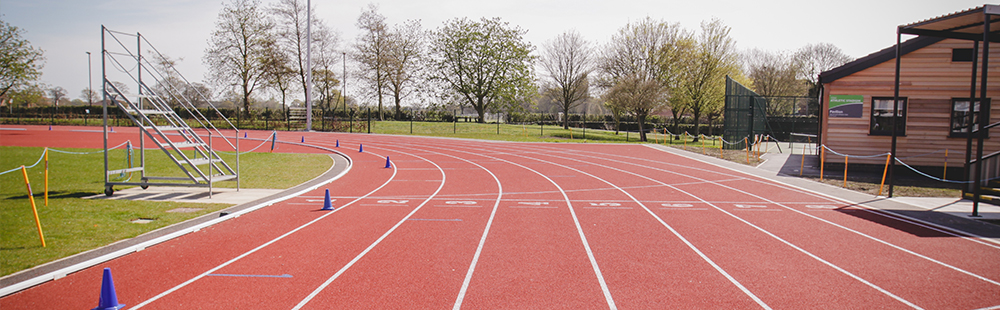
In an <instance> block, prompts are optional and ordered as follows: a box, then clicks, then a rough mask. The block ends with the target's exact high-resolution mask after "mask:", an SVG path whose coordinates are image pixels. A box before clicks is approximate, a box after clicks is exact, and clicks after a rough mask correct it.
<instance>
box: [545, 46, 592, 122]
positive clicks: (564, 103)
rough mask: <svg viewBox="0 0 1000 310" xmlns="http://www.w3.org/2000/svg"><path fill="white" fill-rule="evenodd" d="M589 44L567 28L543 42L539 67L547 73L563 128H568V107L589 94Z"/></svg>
mask: <svg viewBox="0 0 1000 310" xmlns="http://www.w3.org/2000/svg"><path fill="white" fill-rule="evenodd" d="M592 55H593V50H592V49H591V48H590V43H589V42H587V41H586V40H584V39H583V38H582V37H581V36H580V34H579V33H578V32H576V31H568V32H564V33H563V34H561V35H559V36H557V37H556V38H555V39H553V40H550V41H548V42H546V43H545V51H544V52H543V54H542V58H541V62H542V68H544V69H545V71H546V72H547V73H548V77H549V81H548V82H549V83H551V84H550V86H549V88H551V89H553V90H554V91H553V92H547V94H550V95H553V96H554V97H553V99H554V100H555V101H557V102H559V104H560V106H561V108H562V111H563V115H566V117H564V118H563V129H569V110H570V109H572V108H574V107H576V106H577V105H579V104H580V103H581V102H583V100H584V99H587V97H589V96H590V79H589V75H590V73H591V72H592V71H593V70H594V64H593V61H592Z"/></svg>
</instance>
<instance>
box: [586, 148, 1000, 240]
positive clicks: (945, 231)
mask: <svg viewBox="0 0 1000 310" xmlns="http://www.w3.org/2000/svg"><path fill="white" fill-rule="evenodd" d="M649 147H650V148H653V149H654V150H657V151H660V152H664V153H668V154H673V155H676V156H681V157H684V158H687V159H691V160H694V161H699V162H702V163H705V164H708V165H711V166H715V167H719V168H723V169H726V170H727V171H733V172H736V173H739V174H742V175H746V176H748V177H746V178H745V180H747V181H750V182H754V183H758V184H763V185H767V186H771V187H777V188H781V189H786V190H791V191H795V192H799V193H802V194H806V195H809V196H812V197H818V198H824V199H829V200H831V201H833V202H837V203H847V204H848V205H850V206H852V207H856V208H858V210H864V211H865V212H868V213H873V214H877V215H880V216H884V217H887V218H891V219H894V220H897V221H901V222H905V223H909V224H913V225H917V226H920V227H923V228H927V229H930V230H933V231H936V232H939V233H943V234H946V235H950V236H954V237H958V238H961V239H963V240H966V241H971V242H974V243H979V244H981V245H985V246H988V247H991V248H995V249H1000V241H998V240H993V239H991V238H987V237H983V236H980V235H976V234H973V233H969V232H965V231H960V230H957V229H954V228H950V227H946V226H942V225H938V224H935V223H931V222H926V221H923V220H919V219H916V218H912V217H909V216H906V215H902V214H896V213H891V212H888V211H884V210H881V209H878V208H875V207H869V206H867V205H865V203H864V202H857V201H850V200H847V199H844V198H840V197H836V196H833V195H828V194H825V193H821V192H816V191H812V190H808V189H805V188H802V187H799V186H796V185H792V184H788V183H785V182H782V181H778V180H772V179H765V178H762V177H759V176H756V175H752V174H750V173H747V172H743V171H739V170H733V169H730V168H728V167H724V166H722V165H719V164H716V163H712V162H708V161H705V160H702V159H699V158H695V157H688V156H684V155H680V154H676V153H672V152H670V151H666V150H662V149H658V148H655V147H653V146H649ZM605 155H607V156H615V157H620V158H625V159H630V160H637V161H646V162H654V163H663V164H667V165H670V166H675V167H682V168H688V169H693V170H698V171H702V172H706V173H714V174H719V175H724V176H735V175H733V174H728V173H724V172H719V171H712V170H708V169H702V168H694V167H690V166H684V165H678V164H673V163H664V162H656V161H653V160H650V159H648V158H639V157H630V156H622V155H613V154H605ZM607 156H605V157H601V158H606V157H607ZM588 157H591V158H593V157H594V156H588ZM630 164H632V163H630ZM640 166H641V165H640ZM641 167H647V166H641Z"/></svg>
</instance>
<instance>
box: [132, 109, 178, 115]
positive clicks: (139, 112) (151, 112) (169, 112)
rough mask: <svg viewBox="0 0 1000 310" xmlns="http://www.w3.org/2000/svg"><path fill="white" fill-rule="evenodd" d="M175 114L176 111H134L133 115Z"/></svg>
mask: <svg viewBox="0 0 1000 310" xmlns="http://www.w3.org/2000/svg"><path fill="white" fill-rule="evenodd" d="M171 113H174V111H163V110H145V109H143V110H133V111H132V114H145V115H166V114H171Z"/></svg>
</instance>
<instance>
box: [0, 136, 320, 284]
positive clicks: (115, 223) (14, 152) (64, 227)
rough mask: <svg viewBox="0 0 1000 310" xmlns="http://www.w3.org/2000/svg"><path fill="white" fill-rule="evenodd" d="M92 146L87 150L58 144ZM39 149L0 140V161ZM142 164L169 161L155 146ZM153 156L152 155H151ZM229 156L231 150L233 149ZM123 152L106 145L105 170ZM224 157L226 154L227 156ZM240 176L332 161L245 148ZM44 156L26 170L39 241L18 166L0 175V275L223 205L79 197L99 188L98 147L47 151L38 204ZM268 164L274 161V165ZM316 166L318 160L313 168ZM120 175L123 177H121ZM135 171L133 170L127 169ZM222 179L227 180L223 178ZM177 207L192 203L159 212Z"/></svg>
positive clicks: (12, 162)
mask: <svg viewBox="0 0 1000 310" xmlns="http://www.w3.org/2000/svg"><path fill="white" fill-rule="evenodd" d="M61 150H64V151H72V152H94V151H96V150H92V149H61ZM42 153H43V148H38V147H0V154H3V156H0V168H2V169H4V170H5V171H6V170H7V169H12V168H15V167H19V166H21V165H31V164H32V163H34V162H35V161H37V160H38V159H39V157H40V156H41V155H42ZM146 154H147V155H148V156H149V158H147V161H146V162H147V169H149V170H150V171H151V172H164V173H166V172H167V171H169V170H170V169H171V168H172V169H174V170H176V166H174V164H173V163H168V162H166V161H164V160H157V159H162V158H163V156H165V155H163V153H162V152H161V151H159V150H153V151H147V152H146ZM157 156H160V158H157ZM233 156H235V155H233ZM125 158H126V157H125V151H123V150H116V151H113V152H111V154H110V158H109V162H110V163H109V165H111V166H112V169H120V168H116V166H124V165H125ZM227 160H228V158H227ZM240 162H241V163H240V166H241V170H242V171H241V172H242V175H243V180H242V181H241V182H242V183H241V187H244V188H272V189H283V188H288V187H292V186H295V185H298V184H301V183H303V182H305V181H308V180H310V179H312V178H315V177H316V176H319V175H320V174H322V173H323V172H324V171H326V167H329V166H330V165H331V164H332V163H333V162H332V159H331V158H330V157H329V156H327V155H322V154H280V153H249V154H244V155H241V156H240ZM44 166H45V165H44V162H43V163H39V164H38V165H37V166H36V167H34V168H31V169H28V170H27V172H28V179H29V180H30V181H31V187H32V190H33V192H34V200H35V204H36V206H37V209H38V217H39V219H40V221H41V225H42V229H43V232H44V235H45V242H46V247H44V248H43V247H42V245H41V241H40V240H39V237H38V231H37V229H36V227H35V220H34V215H33V213H32V210H31V203H30V201H29V197H28V192H27V188H26V186H25V184H24V176H23V173H22V172H21V171H20V170H17V171H14V172H11V173H7V174H3V175H0V276H4V275H8V274H11V273H14V272H17V271H20V270H24V269H27V268H31V267H34V266H37V265H40V264H43V263H46V262H50V261H53V260H57V259H60V258H63V257H66V256H70V255H73V254H76V253H80V252H83V251H87V250H90V249H94V248H97V247H101V246H104V245H107V244H110V243H113V242H115V241H118V240H123V239H128V238H132V237H135V236H138V235H141V234H143V233H146V232H149V231H152V230H155V229H158V228H161V227H165V226H168V225H171V224H174V223H178V222H181V221H184V220H188V219H191V218H195V217H198V216H201V215H204V214H207V213H210V212H214V211H217V210H220V209H224V208H226V207H229V206H230V205H228V204H204V203H178V202H162V201H127V200H107V199H99V200H90V199H82V197H87V196H92V195H99V194H100V195H103V192H104V180H103V177H102V176H101V173H102V172H103V167H104V156H103V155H102V154H101V153H94V154H86V155H77V154H64V153H57V152H50V153H49V202H48V206H46V205H45V199H44V181H45V172H44V171H45V169H44ZM275 167H281V168H280V169H275ZM317 167H323V168H322V169H318V168H317ZM126 177H127V176H126ZM133 177H134V178H138V176H133ZM220 184H226V186H235V183H233V182H225V183H220ZM177 208H194V209H200V210H198V211H196V212H192V213H177V212H167V211H168V210H173V209H177ZM140 218H143V219H154V220H153V221H152V222H150V223H146V224H137V223H132V222H131V221H132V220H135V219H140Z"/></svg>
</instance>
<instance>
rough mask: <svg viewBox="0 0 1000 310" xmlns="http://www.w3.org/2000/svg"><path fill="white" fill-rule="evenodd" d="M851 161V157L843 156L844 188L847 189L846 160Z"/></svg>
mask: <svg viewBox="0 0 1000 310" xmlns="http://www.w3.org/2000/svg"><path fill="white" fill-rule="evenodd" d="M848 159H851V156H844V188H847V160H848Z"/></svg>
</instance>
